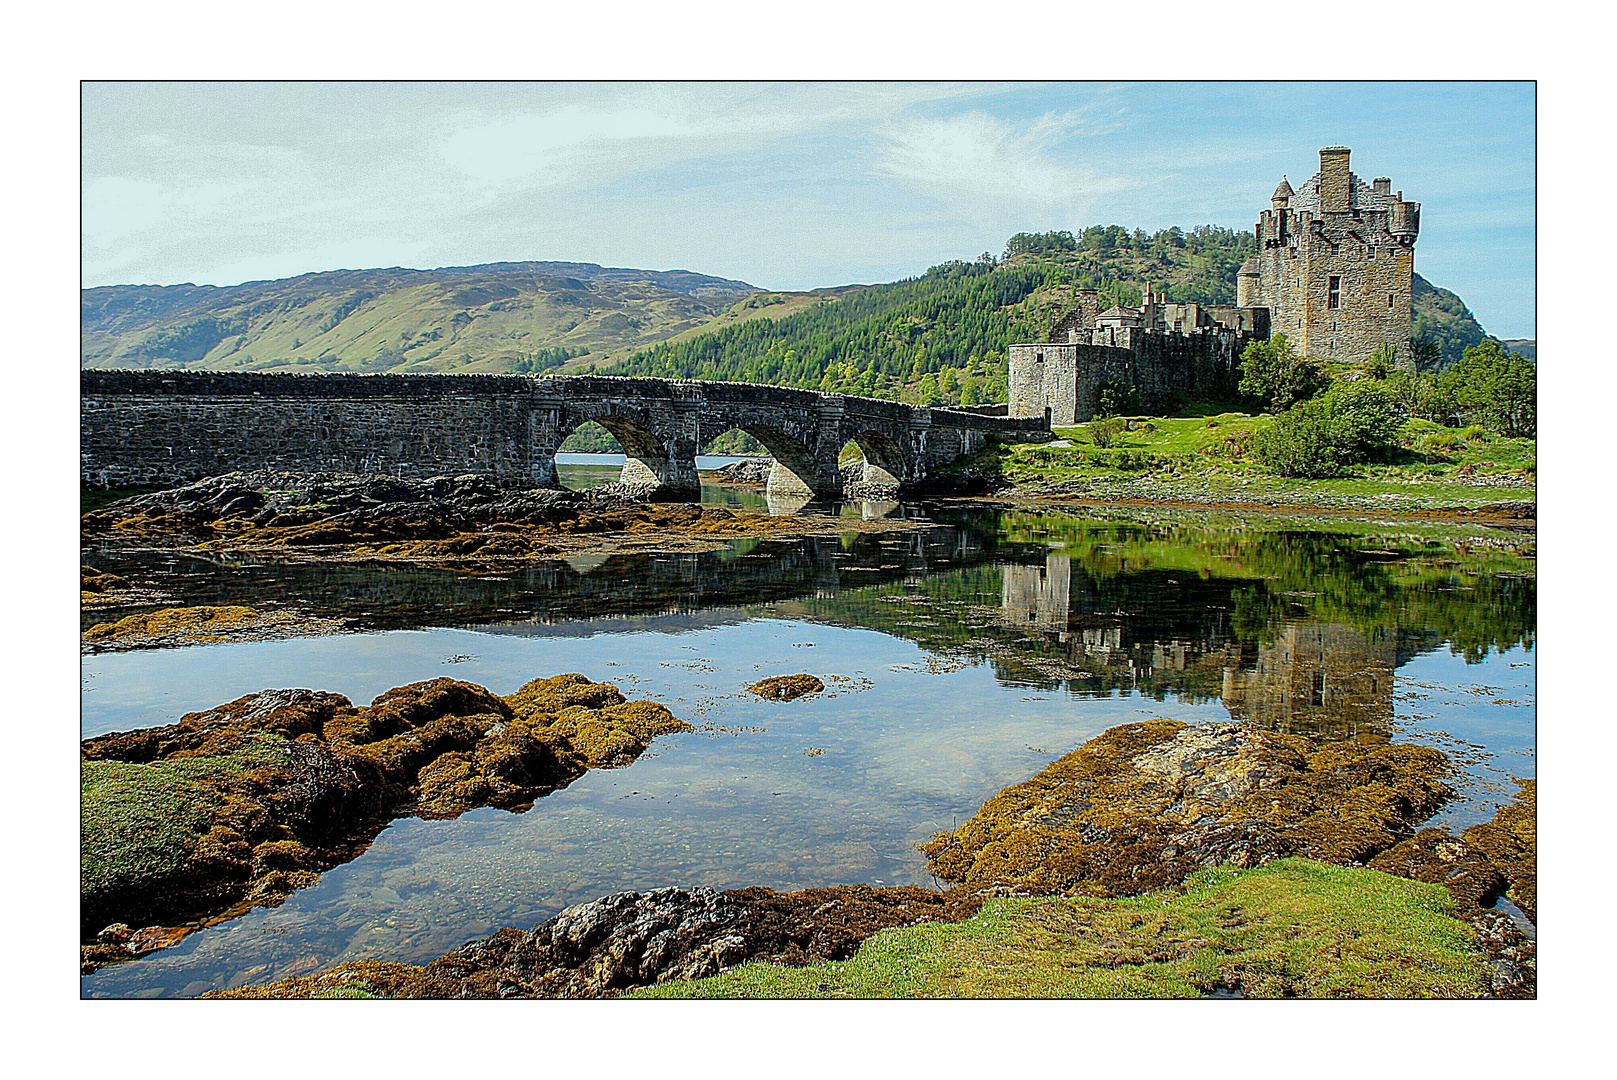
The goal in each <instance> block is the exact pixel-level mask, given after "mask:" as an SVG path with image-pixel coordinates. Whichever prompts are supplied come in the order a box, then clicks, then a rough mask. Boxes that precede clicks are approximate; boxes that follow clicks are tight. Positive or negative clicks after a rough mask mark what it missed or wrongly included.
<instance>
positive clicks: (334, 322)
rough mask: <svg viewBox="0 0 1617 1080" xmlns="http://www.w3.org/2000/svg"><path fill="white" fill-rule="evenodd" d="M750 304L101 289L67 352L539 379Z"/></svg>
mask: <svg viewBox="0 0 1617 1080" xmlns="http://www.w3.org/2000/svg"><path fill="white" fill-rule="evenodd" d="M758 291H759V290H757V289H756V288H754V287H753V286H751V285H748V284H746V283H745V282H741V281H730V280H727V279H724V278H716V277H709V276H707V275H704V274H694V273H691V272H689V271H686V270H670V271H650V270H628V269H620V268H610V267H601V266H596V265H595V264H593V263H543V262H528V263H490V264H486V265H482V266H466V267H446V268H443V269H438V270H406V269H398V268H394V269H386V270H339V271H332V272H328V273H319V274H305V275H303V276H301V277H295V278H286V279H282V280H278V281H255V282H248V283H246V284H244V285H234V286H228V287H215V286H209V285H169V286H155V285H113V286H107V287H103V288H96V289H85V290H84V291H83V293H82V297H81V327H80V329H81V338H80V343H81V348H80V352H81V360H82V363H83V366H85V367H102V368H107V367H118V368H153V367H156V368H173V367H195V368H210V369H220V370H254V371H275V370H282V371H285V370H294V371H295V370H303V371H520V370H530V371H531V370H543V369H545V368H547V367H554V366H557V365H559V364H561V363H562V362H563V361H565V360H568V359H571V358H574V357H579V356H584V357H588V358H590V359H592V360H594V361H595V362H597V363H605V362H608V361H610V360H611V359H612V358H613V357H615V356H618V355H627V354H628V353H629V352H630V351H632V350H634V349H638V348H642V347H644V346H646V345H649V344H652V343H653V342H657V341H662V340H664V339H666V338H669V337H672V336H673V335H675V334H678V333H680V332H682V331H686V330H691V329H694V328H696V327H699V326H703V325H706V324H707V323H708V322H709V321H711V320H712V319H714V318H716V317H718V316H719V315H721V314H723V313H724V312H725V311H726V309H727V308H728V307H729V306H730V305H731V304H732V303H733V302H735V301H736V300H738V299H741V298H743V297H746V296H750V295H752V294H753V293H756V292H758Z"/></svg>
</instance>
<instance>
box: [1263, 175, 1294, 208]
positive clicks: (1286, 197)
mask: <svg viewBox="0 0 1617 1080" xmlns="http://www.w3.org/2000/svg"><path fill="white" fill-rule="evenodd" d="M1295 194H1297V193H1296V192H1295V191H1293V190H1291V181H1289V180H1287V179H1286V178H1285V177H1284V176H1282V177H1281V178H1280V186H1279V187H1277V188H1275V193H1274V194H1273V195H1271V196H1269V204H1270V207H1271V208H1272V209H1275V210H1284V209H1286V207H1287V206H1289V205H1290V203H1291V197H1292V196H1293V195H1295Z"/></svg>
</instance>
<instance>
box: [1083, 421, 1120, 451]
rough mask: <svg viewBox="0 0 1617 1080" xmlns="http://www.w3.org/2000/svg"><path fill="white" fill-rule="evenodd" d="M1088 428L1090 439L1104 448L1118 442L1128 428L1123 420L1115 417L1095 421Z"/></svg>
mask: <svg viewBox="0 0 1617 1080" xmlns="http://www.w3.org/2000/svg"><path fill="white" fill-rule="evenodd" d="M1086 430H1087V431H1088V434H1089V441H1090V442H1092V443H1094V444H1095V445H1096V446H1098V447H1100V448H1101V449H1103V450H1104V449H1106V448H1107V447H1109V446H1111V445H1113V444H1114V443H1116V442H1117V440H1118V438H1119V437H1121V436H1122V434H1123V432H1124V431H1125V430H1126V428H1125V426H1124V424H1123V421H1121V420H1118V419H1117V418H1115V417H1113V418H1111V419H1108V420H1096V421H1093V422H1092V423H1091V424H1090V425H1089V427H1088V428H1087V429H1086Z"/></svg>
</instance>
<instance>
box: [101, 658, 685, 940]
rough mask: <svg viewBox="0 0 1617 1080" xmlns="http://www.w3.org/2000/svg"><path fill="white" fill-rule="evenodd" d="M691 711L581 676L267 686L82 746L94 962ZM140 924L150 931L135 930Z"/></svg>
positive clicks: (575, 766) (623, 755) (620, 761)
mask: <svg viewBox="0 0 1617 1080" xmlns="http://www.w3.org/2000/svg"><path fill="white" fill-rule="evenodd" d="M686 728H687V725H686V724H685V722H684V721H682V720H680V719H678V718H677V717H675V716H674V714H673V713H671V712H669V711H668V710H667V709H666V708H664V707H663V706H661V705H658V704H656V703H655V702H650V701H628V700H626V699H625V698H624V696H623V695H622V694H621V693H619V691H618V688H617V687H615V686H612V685H610V684H608V683H593V682H590V681H589V680H588V679H586V678H584V677H583V676H582V675H558V676H556V677H554V678H549V679H535V680H533V681H532V682H529V683H527V684H526V685H524V686H523V687H521V688H520V689H519V690H517V691H516V693H514V694H508V695H505V696H503V697H502V696H500V695H497V694H494V693H491V692H490V691H489V690H487V689H485V688H484V687H481V686H478V685H476V684H474V683H468V682H462V681H459V680H455V679H448V678H440V679H433V680H430V681H428V682H421V683H412V684H411V685H409V686H401V687H398V688H396V689H394V690H389V691H388V692H387V693H385V694H382V695H381V696H380V697H378V698H377V699H376V700H375V701H374V702H372V703H371V704H370V705H366V706H355V705H354V704H353V703H352V702H350V701H349V700H348V699H347V698H346V697H343V696H342V695H341V694H331V693H325V692H318V691H311V690H266V691H263V692H261V693H257V694H250V695H248V696H246V697H243V698H239V699H237V700H236V701H232V702H229V703H228V704H224V705H220V706H217V707H215V708H213V709H209V710H206V711H203V712H194V713H188V714H187V715H185V716H184V717H182V718H181V719H180V720H179V722H178V723H174V724H169V725H166V726H163V727H157V728H148V729H143V730H140V731H131V732H116V733H113V734H110V735H103V736H101V737H99V738H94V739H87V740H85V741H84V742H83V744H82V746H81V757H82V763H81V800H80V805H81V814H82V825H81V828H82V842H81V893H80V923H81V932H82V934H83V943H84V944H83V964H84V966H85V968H86V969H90V968H93V967H95V966H97V965H99V964H102V963H106V962H108V961H111V960H116V959H127V958H129V957H130V956H131V955H136V954H139V953H141V952H145V951H149V950H150V949H152V948H157V947H164V946H167V945H172V944H174V943H175V941H177V940H178V939H179V937H183V936H184V934H185V932H186V927H185V926H174V925H172V924H175V923H184V924H194V923H195V922H198V921H201V920H206V919H209V918H218V917H220V916H223V915H225V914H226V913H227V912H230V911H232V910H234V909H238V908H240V907H241V906H243V905H253V904H273V903H277V902H279V901H280V899H282V898H284V897H285V896H286V895H287V894H289V893H290V892H292V891H294V890H296V889H300V888H305V887H307V886H308V885H311V884H313V883H314V881H315V880H316V879H317V877H318V873H319V871H321V870H324V869H327V868H329V867H331V866H333V865H336V864H337V863H340V862H344V861H347V860H348V859H351V858H353V857H354V855H356V854H357V853H358V852H359V851H361V850H363V848H364V847H365V845H366V844H368V843H369V842H370V840H371V839H373V838H374V837H375V835H376V834H377V833H378V832H379V831H380V830H381V828H382V827H383V826H384V825H386V824H387V822H389V821H391V820H392V819H393V818H395V817H399V816H403V815H416V816H420V817H428V818H451V817H456V816H458V815H460V814H462V813H464V812H466V811H467V810H472V809H475V808H477V807H483V806H495V807H501V808H505V809H511V810H516V809H521V808H523V807H526V806H528V805H530V804H531V803H532V802H533V801H534V800H535V799H538V798H540V797H542V796H544V795H546V794H548V793H550V792H552V791H554V790H556V789H557V788H561V787H565V786H566V785H567V784H569V783H571V782H572V781H573V780H575V779H577V778H578V777H579V776H582V775H583V774H584V773H585V772H586V771H588V770H589V769H595V768H613V767H616V766H621V765H626V764H628V763H629V762H632V761H633V760H635V758H637V757H638V756H639V755H640V754H641V753H642V752H643V751H644V750H645V749H646V746H647V745H648V744H649V743H650V742H651V740H652V739H653V738H655V737H656V736H657V735H661V734H665V733H668V732H674V731H682V730H685V729H686ZM131 927H140V928H141V929H140V930H132V929H131Z"/></svg>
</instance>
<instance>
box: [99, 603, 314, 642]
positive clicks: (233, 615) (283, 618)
mask: <svg viewBox="0 0 1617 1080" xmlns="http://www.w3.org/2000/svg"><path fill="white" fill-rule="evenodd" d="M345 626H346V624H345V623H344V622H343V621H342V620H341V619H319V618H314V617H312V616H308V615H302V614H299V613H297V612H293V611H259V610H258V609H256V608H250V607H242V606H239V605H229V606H223V607H211V606H203V607H184V608H162V609H160V610H158V611H147V612H141V613H139V614H135V615H128V616H125V617H124V618H122V619H119V620H118V621H117V622H114V623H97V624H95V625H94V626H91V627H89V628H88V629H86V630H85V631H84V633H83V634H82V635H81V638H82V641H83V645H84V648H85V651H87V652H92V653H93V652H108V651H114V650H122V649H151V648H164V647H169V646H175V645H200V644H213V643H217V642H223V641H263V640H267V639H272V638H285V637H295V636H302V635H305V634H329V633H336V632H337V631H340V630H342V629H344V627H345Z"/></svg>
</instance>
